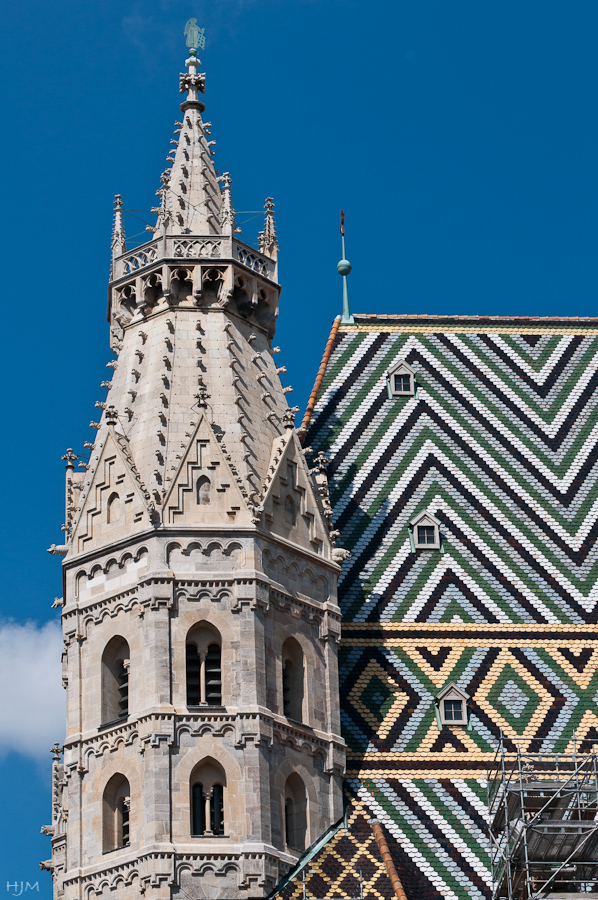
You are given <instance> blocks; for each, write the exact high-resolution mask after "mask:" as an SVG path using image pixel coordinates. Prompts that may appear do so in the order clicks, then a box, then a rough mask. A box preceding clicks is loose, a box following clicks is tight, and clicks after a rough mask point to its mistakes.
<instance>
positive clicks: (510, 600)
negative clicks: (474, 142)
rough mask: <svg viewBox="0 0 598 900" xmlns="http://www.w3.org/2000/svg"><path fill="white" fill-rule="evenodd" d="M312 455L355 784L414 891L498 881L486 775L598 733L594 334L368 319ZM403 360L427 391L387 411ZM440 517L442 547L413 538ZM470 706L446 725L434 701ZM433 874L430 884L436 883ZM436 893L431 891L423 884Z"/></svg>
mask: <svg viewBox="0 0 598 900" xmlns="http://www.w3.org/2000/svg"><path fill="white" fill-rule="evenodd" d="M355 320H356V322H355V325H354V326H343V325H341V326H340V328H338V332H337V334H336V337H335V341H334V348H333V349H332V353H331V355H330V359H329V361H328V364H327V366H326V372H325V374H324V377H323V381H322V384H321V387H320V389H319V391H318V397H317V401H316V403H315V407H314V411H313V414H312V416H311V421H310V422H309V429H308V431H307V434H306V436H305V446H310V447H312V448H313V450H314V451H320V450H324V451H326V452H327V454H328V456H329V458H330V465H329V469H328V474H329V478H330V487H331V500H332V505H333V508H334V516H335V524H336V527H337V528H338V529H339V531H340V537H339V539H338V544H339V546H342V547H344V548H347V549H348V550H350V551H351V553H352V557H351V559H349V560H348V561H347V562H345V563H344V565H343V571H342V575H341V579H340V584H339V596H340V601H341V607H342V611H343V620H344V626H343V637H342V662H341V697H342V698H343V699H342V703H343V721H344V724H343V728H344V736H345V739H346V741H347V743H348V750H349V753H348V784H349V785H350V786H351V788H352V790H353V791H354V794H355V796H357V797H359V799H360V801H361V802H363V803H365V804H366V806H367V808H368V810H369V812H370V813H371V814H372V815H373V816H376V817H377V818H379V819H380V821H381V822H382V823H383V824H384V826H385V827H386V829H387V831H388V832H389V833H390V834H392V835H393V837H394V839H395V840H396V843H397V848H400V849H399V850H398V851H397V852H398V853H399V857H395V861H396V863H397V867H398V869H399V874H400V875H401V877H402V878H403V880H404V883H405V885H406V889H407V894H408V896H409V898H410V900H411V897H415V896H417V897H418V898H421V897H430V898H432V897H434V898H440V897H443V898H465V897H482V896H484V895H485V894H487V892H488V889H489V885H490V872H489V864H488V857H487V844H486V836H485V824H484V816H485V782H484V777H485V771H486V767H487V765H488V763H489V761H490V760H491V759H492V756H493V754H494V751H495V748H496V746H497V744H498V741H499V740H500V735H501V733H502V735H503V737H504V739H505V742H506V744H507V747H509V748H514V746H515V742H520V743H521V745H522V747H523V748H528V749H532V750H547V751H548V750H554V749H558V750H564V749H565V748H566V747H567V745H568V744H570V742H571V741H572V738H573V734H574V733H576V736H577V740H578V746H579V745H580V744H581V746H582V747H588V746H589V741H591V740H595V739H598V709H597V707H596V703H595V700H594V698H595V697H596V695H597V692H598V671H597V666H596V662H597V660H598V642H597V636H598V624H597V623H598V616H597V608H596V599H597V597H598V587H597V583H596V582H597V577H596V576H597V573H598V547H597V544H596V538H597V536H598V524H597V511H598V479H597V474H598V452H597V437H598V415H597V406H598V320H596V319H561V318H559V319H526V318H519V319H498V318H490V317H484V318H482V317H479V318H478V317H470V318H468V317H430V316H397V317H394V316H387V317H383V316H379V317H376V316H356V317H355ZM400 360H404V361H406V362H407V363H408V364H409V365H410V366H411V367H412V368H413V369H414V371H415V383H416V387H417V390H416V394H415V396H405V397H399V398H395V399H389V395H388V390H387V385H386V377H385V376H386V372H387V370H388V368H389V367H390V366H392V365H393V364H394V363H395V362H397V361H400ZM424 510H425V511H428V512H431V513H432V514H433V515H434V516H435V517H436V518H437V519H438V520H439V521H440V532H441V535H442V542H441V548H440V550H427V551H414V550H413V549H412V546H413V545H412V543H411V540H410V535H409V523H410V522H411V520H412V519H413V518H414V516H416V514H418V513H420V512H422V511H424ZM450 682H454V683H455V684H457V685H458V686H459V687H460V688H461V689H462V690H464V691H465V692H466V693H467V694H468V695H469V696H470V700H469V725H468V727H467V728H466V727H463V726H445V727H442V728H441V727H440V726H439V720H438V718H437V715H436V706H435V697H436V695H437V694H438V692H439V691H440V690H441V689H442V688H443V687H444V686H446V685H447V684H449V683H450ZM422 879H423V882H422ZM416 881H417V883H418V885H419V886H418V888H417V891H415V889H414V888H412V889H411V893H410V888H409V885H410V884H411V885H414V884H415V883H416Z"/></svg>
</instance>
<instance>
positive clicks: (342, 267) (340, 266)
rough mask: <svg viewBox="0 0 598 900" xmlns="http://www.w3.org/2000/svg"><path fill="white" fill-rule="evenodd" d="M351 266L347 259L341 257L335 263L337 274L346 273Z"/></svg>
mask: <svg viewBox="0 0 598 900" xmlns="http://www.w3.org/2000/svg"><path fill="white" fill-rule="evenodd" d="M352 268H353V266H352V265H351V263H350V262H349V260H348V259H341V261H340V262H338V263H337V264H336V270H337V272H338V273H339V275H348V274H349V272H350V271H351V269H352Z"/></svg>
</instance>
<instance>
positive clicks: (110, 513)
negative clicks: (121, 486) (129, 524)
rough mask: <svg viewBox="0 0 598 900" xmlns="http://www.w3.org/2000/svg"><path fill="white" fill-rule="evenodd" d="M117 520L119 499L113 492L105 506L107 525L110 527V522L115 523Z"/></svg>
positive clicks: (118, 517) (118, 516)
mask: <svg viewBox="0 0 598 900" xmlns="http://www.w3.org/2000/svg"><path fill="white" fill-rule="evenodd" d="M117 519H120V497H119V496H118V494H117V493H116V491H114V493H112V494H110V496H109V497H108V503H107V504H106V520H107V522H108V525H110V524H111V523H112V522H116V520H117Z"/></svg>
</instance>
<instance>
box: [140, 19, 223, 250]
mask: <svg viewBox="0 0 598 900" xmlns="http://www.w3.org/2000/svg"><path fill="white" fill-rule="evenodd" d="M204 31H205V29H203V28H199V27H198V25H197V20H196V19H189V21H188V22H187V24H186V25H185V30H184V34H185V37H186V44H187V47H188V48H189V58H188V59H187V60H185V65H186V66H187V71H186V72H183V73H181V75H180V78H179V90H180V92H181V93H182V94H184V93H185V92H186V93H187V97H186V99H185V100H184V101H183V103H181V110H182V112H183V116H182V117H181V118H182V121H180V122H176V123H175V124H176V128H175V137H174V138H173V139H172V140H171V142H170V143H171V144H173V145H174V146H173V147H171V150H170V153H169V154H168V156H167V157H166V162H167V163H168V164H169V166H171V168H168V169H166V171H165V172H164V173H163V174H162V176H161V182H162V184H161V187H160V188H159V190H158V191H157V194H158V195H159V197H160V206H159V207H154V208H153V210H152V212H154V213H156V214H157V216H158V221H157V222H156V226H155V227H154V226H149V231H152V232H154V233H155V232H159V233H167V234H199V235H206V234H222V223H221V217H222V202H223V198H222V196H221V191H220V187H219V186H218V181H217V177H216V170H215V169H214V160H213V158H212V157H213V156H214V150H213V147H214V145H215V144H216V141H213V140H209V137H210V135H211V131H210V126H211V123H210V122H204V121H202V118H201V114H202V112H203V111H204V109H205V106H204V104H203V103H202V102H201V101H200V100H199V94H203V93H204V91H205V82H206V76H205V75H204V74H203V73H201V72H199V71H198V67H199V65H200V60H199V58H198V56H197V48H198V47H202V48H203V47H204V46H205V36H204Z"/></svg>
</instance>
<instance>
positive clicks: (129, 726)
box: [44, 50, 344, 900]
mask: <svg viewBox="0 0 598 900" xmlns="http://www.w3.org/2000/svg"><path fill="white" fill-rule="evenodd" d="M186 66H187V72H185V73H184V74H183V75H181V79H180V89H181V93H185V94H186V99H185V100H184V102H183V103H182V105H181V117H180V121H179V122H177V123H176V131H175V135H176V137H175V140H174V141H172V143H173V145H174V147H173V150H172V154H171V156H170V157H169V163H170V167H169V168H168V169H167V171H166V172H164V173H163V175H162V176H161V187H160V189H159V191H158V196H159V205H158V206H157V207H156V208H155V210H154V212H155V213H156V215H157V225H156V227H155V228H153V229H151V230H152V231H153V237H152V239H151V240H150V241H149V242H148V243H146V244H144V245H143V246H141V247H137V248H136V249H135V250H132V251H127V248H126V243H125V234H124V228H123V220H122V202H121V200H120V197H117V200H116V205H115V206H116V209H115V223H114V233H113V239H112V272H111V281H110V286H109V309H108V316H109V322H110V336H111V346H112V349H113V351H114V353H115V358H114V359H113V360H112V361H111V362H108V364H107V366H108V369H109V370H110V375H111V378H107V380H106V381H103V382H102V387H103V388H105V389H106V390H107V399H106V402H100V403H98V404H97V405H98V406H99V407H101V408H102V410H103V412H102V416H101V420H100V422H99V423H92V427H93V428H95V429H96V437H95V441H94V443H93V444H90V443H87V444H86V447H87V448H88V450H89V451H90V456H89V460H88V462H81V461H80V462H78V463H77V462H76V460H77V459H78V457H77V456H75V454H74V453H73V452H72V451H68V452H67V454H66V456H65V460H66V468H67V472H66V510H67V512H66V525H65V536H66V542H65V544H64V545H62V546H53V547H52V548H51V552H53V553H55V554H57V555H60V556H62V557H63V562H62V567H63V581H64V585H63V587H64V597H63V600H62V601H61V603H62V622H63V629H64V642H65V650H64V684H65V687H66V690H67V698H68V699H67V737H66V742H65V745H64V758H63V760H61V759H60V754H59V753H57V754H56V759H55V762H54V785H53V822H52V824H51V826H48V827H47V828H46V829H45V830H46V831H47V832H48V833H49V834H51V836H52V860H51V861H50V862H48V863H45V864H44V865H45V867H46V868H50V869H51V870H52V872H53V878H54V891H55V897H56V898H65V900H75V898H77V900H96V898H102V900H108V898H110V900H128V898H133V897H135V898H138V897H139V896H140V895H143V896H145V898H147V900H150V898H170V897H173V896H177V897H178V896H180V897H185V898H189V900H196V898H203V897H210V898H220V897H222V898H237V897H242V898H245V897H247V898H249V897H264V896H265V895H267V894H268V892H269V891H271V890H272V888H273V887H274V886H275V885H276V883H277V882H278V880H279V879H280V877H281V876H282V875H284V873H285V872H287V871H288V870H289V868H290V867H291V866H292V865H293V863H294V861H295V860H296V859H297V858H298V856H299V855H300V853H301V851H302V850H303V849H305V848H306V847H307V846H309V844H310V843H311V842H312V841H313V840H314V839H315V838H316V837H318V836H319V835H320V834H322V833H323V832H324V831H325V830H326V829H327V828H328V827H329V826H330V825H331V823H333V822H335V821H337V820H338V819H339V817H340V816H341V814H342V800H341V776H342V773H343V770H344V743H343V741H342V739H341V738H340V736H339V735H340V726H339V706H340V704H339V699H338V675H337V644H338V639H339V635H340V615H339V609H338V606H337V600H336V582H337V575H338V572H339V565H338V559H339V558H341V559H342V557H343V551H339V550H336V551H335V550H334V549H333V546H334V541H333V539H331V535H330V532H329V522H330V515H331V511H330V506H329V503H328V495H327V488H326V478H325V475H324V474H323V471H322V469H323V466H322V465H320V466H319V468H317V469H316V470H313V471H310V470H309V469H308V467H307V465H306V461H305V457H304V454H303V452H302V450H301V447H300V444H299V442H298V439H297V435H296V432H295V428H294V411H293V410H290V409H289V407H288V404H287V401H286V397H285V394H286V393H287V392H288V391H289V390H290V389H289V388H283V387H282V386H281V383H280V379H279V374H280V372H281V371H282V372H283V371H285V370H284V369H279V368H277V367H276V364H275V361H274V358H273V355H274V354H275V353H276V352H277V348H275V347H272V344H271V341H272V338H273V336H274V330H275V324H276V317H277V314H278V300H279V293H280V287H279V285H278V281H277V249H278V245H277V241H276V234H275V228H274V219H273V205H272V202H271V201H270V200H268V201H267V202H266V222H265V228H264V230H263V231H262V232H261V233H260V240H259V252H258V251H257V250H255V249H253V248H252V247H250V246H248V245H247V244H245V243H243V242H242V241H241V240H239V239H238V237H237V233H238V231H237V229H236V227H235V213H234V209H233V206H232V199H231V179H230V176H229V175H228V174H224V175H218V173H217V171H216V170H215V169H214V165H213V160H212V156H213V152H214V151H213V150H212V146H213V144H214V143H215V142H214V141H213V140H211V139H210V126H209V123H207V122H204V121H203V120H202V113H203V111H204V105H203V103H202V102H201V101H200V100H199V97H198V95H199V94H203V91H204V82H205V78H204V75H203V74H200V73H199V69H198V66H199V59H198V58H197V56H196V52H195V51H194V50H191V53H190V58H189V59H188V60H187V62H186Z"/></svg>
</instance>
